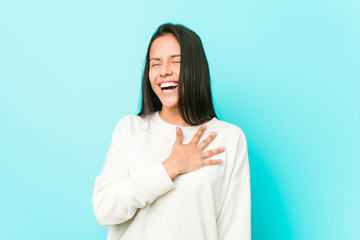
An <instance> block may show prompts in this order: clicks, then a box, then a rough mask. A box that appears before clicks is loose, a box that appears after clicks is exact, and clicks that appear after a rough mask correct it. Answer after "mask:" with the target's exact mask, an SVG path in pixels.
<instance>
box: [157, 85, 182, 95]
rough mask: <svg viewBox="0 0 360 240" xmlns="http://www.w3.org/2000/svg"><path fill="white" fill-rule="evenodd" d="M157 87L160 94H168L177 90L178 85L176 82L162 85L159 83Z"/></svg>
mask: <svg viewBox="0 0 360 240" xmlns="http://www.w3.org/2000/svg"><path fill="white" fill-rule="evenodd" d="M159 87H160V89H161V92H162V93H164V94H169V93H172V92H174V91H175V90H176V89H177V87H178V83H177V82H164V83H161V84H160V85H159Z"/></svg>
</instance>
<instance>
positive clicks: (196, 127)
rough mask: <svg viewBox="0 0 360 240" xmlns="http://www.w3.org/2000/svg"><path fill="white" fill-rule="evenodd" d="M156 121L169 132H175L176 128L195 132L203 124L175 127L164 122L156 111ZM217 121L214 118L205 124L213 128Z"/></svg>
mask: <svg viewBox="0 0 360 240" xmlns="http://www.w3.org/2000/svg"><path fill="white" fill-rule="evenodd" d="M153 116H154V120H155V121H156V122H157V123H158V124H159V125H160V126H161V127H162V128H166V129H168V130H172V131H174V130H175V129H176V127H180V128H181V129H182V130H183V131H185V132H187V131H194V130H197V129H199V127H200V126H201V125H202V124H199V125H196V126H178V125H174V124H171V123H168V122H166V121H165V120H163V119H162V118H161V117H160V114H159V111H156V112H155V113H154V115H153ZM215 121H216V117H213V118H212V119H211V120H209V121H207V122H206V123H204V124H205V125H206V126H207V127H209V126H211V125H213V124H214V122H215Z"/></svg>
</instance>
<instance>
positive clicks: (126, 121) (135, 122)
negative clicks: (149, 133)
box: [116, 115, 148, 131]
mask: <svg viewBox="0 0 360 240" xmlns="http://www.w3.org/2000/svg"><path fill="white" fill-rule="evenodd" d="M147 123H148V118H143V117H140V116H138V115H125V116H123V117H122V118H120V120H119V121H118V123H117V124H116V129H119V130H122V131H131V130H132V129H137V128H139V127H143V126H146V125H147Z"/></svg>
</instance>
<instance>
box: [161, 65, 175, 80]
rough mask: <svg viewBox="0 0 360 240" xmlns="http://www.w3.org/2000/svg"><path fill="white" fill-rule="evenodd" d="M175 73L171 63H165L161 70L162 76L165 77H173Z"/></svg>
mask: <svg viewBox="0 0 360 240" xmlns="http://www.w3.org/2000/svg"><path fill="white" fill-rule="evenodd" d="M172 73H173V71H172V69H171V66H170V63H169V62H164V64H162V65H161V70H160V76H162V77H165V76H167V75H171V74H172Z"/></svg>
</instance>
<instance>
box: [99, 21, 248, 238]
mask: <svg viewBox="0 0 360 240" xmlns="http://www.w3.org/2000/svg"><path fill="white" fill-rule="evenodd" d="M225 149H226V150H225ZM92 204H93V208H94V212H95V216H96V219H97V220H98V222H99V223H100V224H101V225H102V226H109V231H108V237H107V239H110V240H113V239H121V240H125V239H126V240H127V239H131V240H147V239H151V240H152V239H154V240H155V239H156V240H163V239H164V240H165V239H166V240H202V239H204V240H205V239H206V240H215V239H219V240H225V239H234V240H241V239H250V238H251V227H250V220H251V219H250V212H251V211H250V206H251V205H250V172H249V162H248V154H247V145H246V139H245V135H244V133H243V132H242V131H241V129H240V128H239V127H237V126H235V125H232V124H230V123H227V122H224V121H221V120H218V119H217V117H216V114H215V111H214V108H213V103H212V95H211V88H210V76H209V68H208V63H207V60H206V56H205V52H204V49H203V46H202V43H201V40H200V38H199V37H198V35H197V34H196V33H194V32H193V31H191V30H190V29H188V28H186V27H184V26H182V25H173V24H163V25H161V26H160V27H159V28H158V29H157V31H156V32H155V33H154V35H153V37H152V39H151V41H150V43H149V46H148V50H147V54H146V62H145V68H144V73H143V82H142V107H141V110H140V112H139V113H138V115H128V116H125V117H123V118H122V119H120V121H119V122H118V124H117V126H116V128H115V130H114V133H113V136H112V141H111V144H110V148H109V150H108V153H107V156H106V159H105V164H104V167H103V169H102V171H101V173H100V175H99V176H98V177H97V178H96V181H95V187H94V193H93V199H92Z"/></svg>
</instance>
